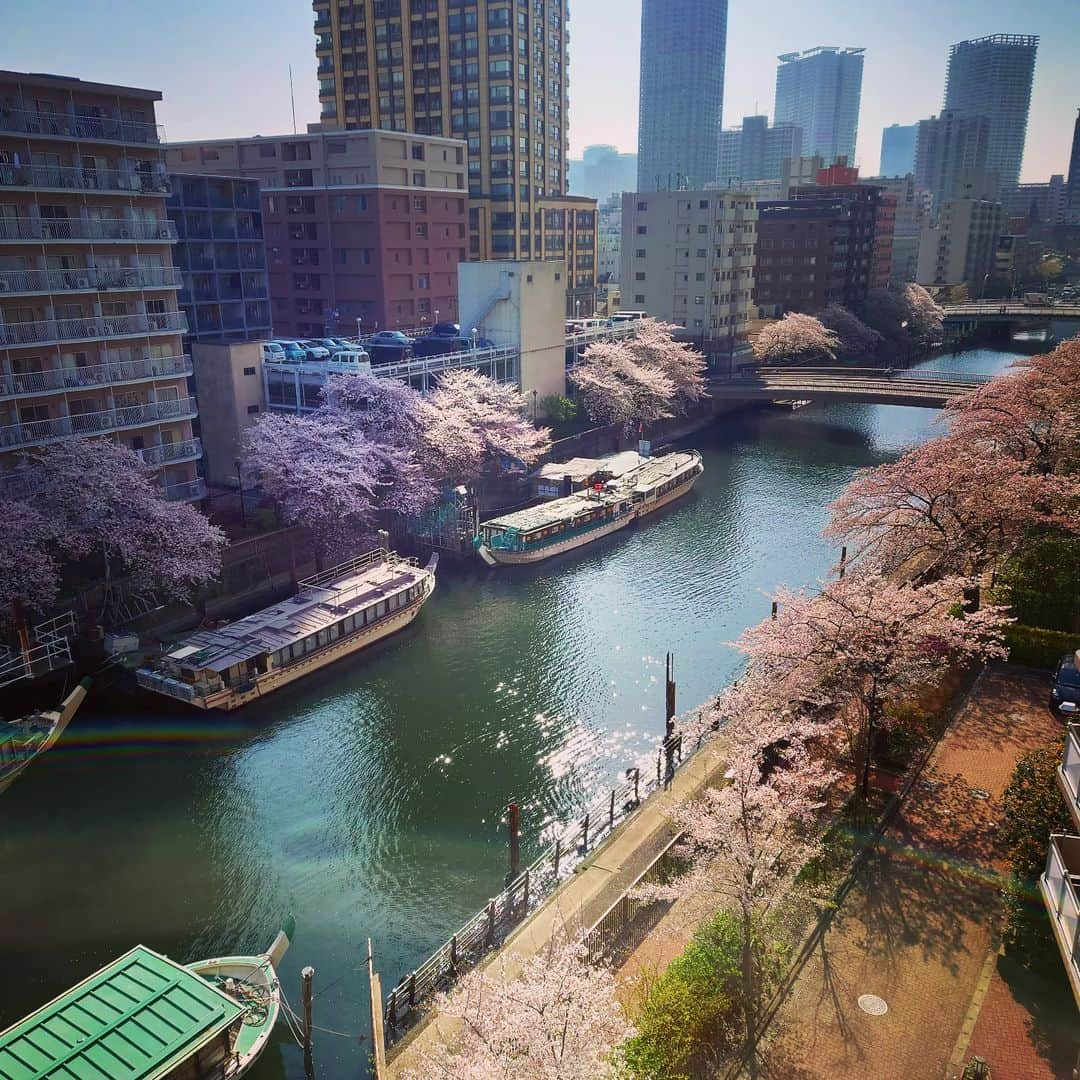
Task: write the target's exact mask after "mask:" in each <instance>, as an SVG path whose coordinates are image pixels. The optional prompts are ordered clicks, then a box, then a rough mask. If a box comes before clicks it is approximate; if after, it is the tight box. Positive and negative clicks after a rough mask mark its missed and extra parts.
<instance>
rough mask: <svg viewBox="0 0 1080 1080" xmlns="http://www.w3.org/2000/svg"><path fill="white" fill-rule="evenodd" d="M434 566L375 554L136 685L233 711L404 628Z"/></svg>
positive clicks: (155, 669) (174, 657) (176, 657)
mask: <svg viewBox="0 0 1080 1080" xmlns="http://www.w3.org/2000/svg"><path fill="white" fill-rule="evenodd" d="M438 561H439V557H438V555H433V556H432V557H431V559H430V560H429V561H428V564H427V565H426V566H420V565H419V564H418V563H417V561H416V560H415V559H407V558H403V557H402V556H400V555H398V554H397V553H396V552H392V551H387V550H386V549H385V548H378V549H376V550H375V551H371V552H368V553H367V554H366V555H362V556H360V557H359V558H357V559H353V560H351V561H350V562H347V563H343V564H341V565H340V566H335V567H333V568H332V569H330V570H324V571H323V572H322V573H321V574H316V575H315V576H314V577H310V578H306V579H304V580H303V581H301V582H300V583H299V586H298V589H297V592H296V595H295V596H293V597H291V598H290V599H288V600H284V601H282V602H281V603H279V604H273V605H271V606H270V607H268V608H264V609H263V610H262V611H258V612H256V613H255V614H254V615H248V616H247V617H246V618H243V619H238V620H237V621H236V622H234V623H230V624H228V625H227V626H223V627H221V628H220V629H218V630H199V631H197V632H196V633H194V634H192V635H191V636H190V637H188V638H186V639H184V640H183V641H182V642H180V643H179V644H178V645H176V646H175V647H174V648H172V649H170V650H169V651H168V652H167V653H165V655H164V656H162V657H161V658H160V659H159V660H158V661H157V662H156V663H155V664H154V665H153V666H152V667H146V668H140V669H139V670H138V672H137V673H136V678H137V679H138V682H139V685H140V686H142V687H143V688H144V689H147V690H153V691H155V692H156V693H159V694H165V695H167V696H168V697H174V698H179V699H180V700H181V701H186V702H189V703H190V704H192V705H195V706H197V707H198V708H200V709H224V710H230V709H238V708H240V706H242V705H246V704H247V703H248V702H250V701H254V700H255V699H256V698H260V697H263V696H264V695H266V694H268V693H271V692H273V691H274V690H278V689H280V688H281V687H283V686H287V685H288V684H289V683H291V682H295V681H296V680H297V679H301V678H303V677H304V676H305V675H310V674H311V673H312V672H315V671H318V670H320V669H321V668H324V667H326V665H328V664H332V663H334V662H335V661H336V660H340V659H342V657H345V656H349V655H350V654H352V653H354V652H357V651H359V650H360V649H364V648H367V646H369V645H373V644H374V643H375V642H376V641H381V640H382V639H383V638H385V637H388V636H389V635H390V634H393V633H396V632H397V631H398V630H401V629H404V627H406V626H408V625H409V623H411V622H412V621H413V619H415V618H416V616H417V615H419V614H420V609H421V608H422V607H423V606H424V604H425V603H426V602H427V600H428V598H429V597H430V596H431V594H432V593H433V592H434V591H435V571H436V568H437V566H438Z"/></svg>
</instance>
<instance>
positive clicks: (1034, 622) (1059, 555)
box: [995, 534, 1080, 630]
mask: <svg viewBox="0 0 1080 1080" xmlns="http://www.w3.org/2000/svg"><path fill="white" fill-rule="evenodd" d="M995 592H996V593H997V594H998V596H999V597H1000V602H1002V603H1006V604H1008V605H1009V607H1010V608H1012V613H1013V614H1014V615H1015V616H1016V618H1017V619H1019V621H1020V622H1022V623H1027V624H1028V625H1030V626H1044V627H1048V628H1050V629H1052V630H1072V629H1075V627H1076V619H1077V615H1078V614H1080V538H1078V537H1075V536H1060V535H1056V534H1051V535H1048V536H1041V537H1035V538H1034V539H1032V541H1031V542H1030V543H1029V544H1028V545H1027V546H1026V547H1025V548H1024V550H1023V552H1022V553H1021V554H1019V555H1017V556H1016V557H1015V558H1013V559H1010V560H1009V561H1008V563H1007V564H1006V565H1005V566H1004V567H1003V568H1002V569H1001V570H1000V571H999V572H998V579H997V585H996V587H995Z"/></svg>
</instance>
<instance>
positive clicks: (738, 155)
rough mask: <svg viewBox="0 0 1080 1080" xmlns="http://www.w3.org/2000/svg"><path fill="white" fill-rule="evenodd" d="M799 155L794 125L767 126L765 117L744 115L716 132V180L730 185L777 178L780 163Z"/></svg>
mask: <svg viewBox="0 0 1080 1080" xmlns="http://www.w3.org/2000/svg"><path fill="white" fill-rule="evenodd" d="M801 156H802V129H801V128H797V127H795V125H794V124H774V125H773V126H772V127H769V119H768V117H767V116H744V117H743V122H742V124H741V125H740V126H739V127H737V128H728V130H727V131H722V132H721V133H720V168H719V170H718V172H717V179H718V180H719V181H720V183H721V184H724V185H725V186H732V187H737V186H738V185H739V182H740V181H743V180H779V179H780V177H781V175H782V174H783V171H784V169H783V166H784V162H785V161H786V160H789V159H791V158H798V157H801Z"/></svg>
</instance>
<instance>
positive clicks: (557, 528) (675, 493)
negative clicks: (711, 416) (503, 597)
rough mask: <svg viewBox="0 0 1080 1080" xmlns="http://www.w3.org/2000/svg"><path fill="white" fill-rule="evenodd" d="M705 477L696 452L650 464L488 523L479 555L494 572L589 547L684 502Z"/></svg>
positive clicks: (480, 539) (482, 532) (483, 529)
mask: <svg viewBox="0 0 1080 1080" xmlns="http://www.w3.org/2000/svg"><path fill="white" fill-rule="evenodd" d="M703 471H704V465H703V464H702V460H701V454H700V453H699V452H698V451H697V450H679V451H675V452H674V453H671V454H663V455H661V456H660V457H656V458H648V459H645V460H644V461H642V463H641V464H640V465H638V466H637V467H636V468H633V469H631V470H629V471H627V472H624V473H622V474H621V475H619V476H618V477H616V478H614V479H612V480H609V481H608V482H607V483H605V484H597V485H596V486H595V487H594V488H592V489H590V490H587V491H578V492H575V493H574V494H572V495H567V496H564V497H563V498H561V499H553V500H551V501H550V502H546V503H541V504H540V505H539V506H533V507H529V508H528V509H526V510H518V511H516V512H514V513H512V514H505V515H503V516H501V517H498V518H493V519H492V520H491V521H485V522H484V523H483V524H482V525H481V526H480V534H479V536H478V537H477V538H476V550H477V554H479V556H480V557H481V558H482V559H483V560H484V561H485V562H486V563H488V564H489V565H491V566H495V565H499V564H504V565H514V564H521V563H533V562H540V561H541V560H543V559H550V558H551V557H552V556H553V555H560V554H562V553H563V552H566V551H572V550H573V549H575V548H579V547H584V546H585V545H586V544H591V543H592V542H593V541H594V540H599V539H600V538H601V537H603V536H609V535H610V534H611V533H614V532H618V531H619V530H620V529H624V528H626V527H627V526H628V525H630V524H631V523H632V522H634V521H636V520H637V519H638V518H642V517H645V516H647V515H648V514H651V513H653V511H655V510H659V509H660V508H661V507H662V506H666V505H667V504H668V503H670V502H673V501H674V500H676V499H678V498H681V497H682V496H683V495H685V494H686V493H687V492H688V491H690V489H691V488H692V487H693V486H694V483H695V481H696V480H697V478H698V477H699V476H700V475H701V474H702V472H703Z"/></svg>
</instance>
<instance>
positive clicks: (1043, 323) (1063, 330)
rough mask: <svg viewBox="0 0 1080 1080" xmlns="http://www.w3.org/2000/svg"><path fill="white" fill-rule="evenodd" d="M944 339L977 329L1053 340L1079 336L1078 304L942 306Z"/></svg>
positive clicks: (1003, 302) (1002, 302)
mask: <svg viewBox="0 0 1080 1080" xmlns="http://www.w3.org/2000/svg"><path fill="white" fill-rule="evenodd" d="M942 307H943V309H944V311H945V336H946V337H947V338H948V339H950V340H952V339H957V338H965V337H969V336H971V335H973V334H974V333H975V332H976V331H978V329H979V328H980V327H985V328H986V329H987V330H991V331H992V330H994V329H997V330H999V331H1001V332H1003V333H1009V332H1010V331H1012V330H1026V331H1029V332H1030V331H1036V330H1045V331H1046V332H1047V333H1048V334H1049V335H1050V338H1052V339H1053V340H1055V341H1064V340H1066V339H1067V338H1070V337H1072V336H1073V335H1074V334H1077V333H1080V304H1028V303H1025V302H1023V301H1020V300H979V301H968V302H967V303H963V304H943V305H942Z"/></svg>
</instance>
